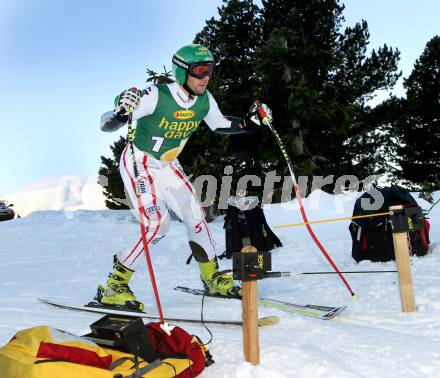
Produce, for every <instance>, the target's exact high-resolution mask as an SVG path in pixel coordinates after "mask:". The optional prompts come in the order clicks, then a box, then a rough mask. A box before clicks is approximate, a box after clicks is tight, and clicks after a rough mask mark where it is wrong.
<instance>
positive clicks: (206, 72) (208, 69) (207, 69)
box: [188, 62, 214, 79]
mask: <svg viewBox="0 0 440 378" xmlns="http://www.w3.org/2000/svg"><path fill="white" fill-rule="evenodd" d="M213 72H214V65H213V64H212V63H206V62H201V63H193V64H190V65H189V67H188V75H189V76H192V77H195V78H196V79H203V78H204V77H206V76H208V77H209V78H210V77H211V76H212V74H213Z"/></svg>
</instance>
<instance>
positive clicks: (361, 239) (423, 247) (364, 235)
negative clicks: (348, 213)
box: [348, 185, 429, 262]
mask: <svg viewBox="0 0 440 378" xmlns="http://www.w3.org/2000/svg"><path fill="white" fill-rule="evenodd" d="M375 190H377V191H379V192H380V193H381V194H382V196H383V198H384V203H383V205H382V206H381V208H380V209H377V210H365V209H363V208H362V202H361V201H362V199H367V200H369V201H371V203H374V201H375V200H374V198H375V197H377V192H376V194H375V195H374V196H373V194H374V193H372V192H366V193H364V194H363V195H362V196H361V197H360V198H358V199H357V200H356V202H355V205H354V210H353V216H356V215H368V214H374V213H384V212H388V211H389V207H390V206H394V205H404V206H408V207H411V206H418V204H417V202H416V200H415V199H414V198H413V197H412V196H411V194H410V193H409V192H408V190H406V189H404V188H401V187H400V186H397V185H393V186H391V187H389V188H388V187H387V188H375ZM424 224H425V228H424V229H423V230H421V231H411V232H410V233H409V237H410V241H411V243H410V251H411V254H412V255H416V256H424V255H426V254H427V253H428V251H429V222H428V220H427V219H426V218H424ZM348 229H349V230H350V234H351V239H352V250H351V254H352V256H353V259H355V260H356V261H357V262H359V261H362V260H371V261H390V260H394V259H395V256H394V245H393V234H392V231H391V224H390V219H389V216H388V215H387V216H378V217H371V218H361V219H354V220H352V222H351V223H350V226H349V228H348Z"/></svg>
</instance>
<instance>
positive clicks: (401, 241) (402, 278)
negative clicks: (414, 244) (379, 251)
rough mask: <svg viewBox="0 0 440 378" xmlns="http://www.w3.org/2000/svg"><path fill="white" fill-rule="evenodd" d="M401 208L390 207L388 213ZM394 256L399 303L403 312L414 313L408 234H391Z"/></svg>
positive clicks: (401, 207)
mask: <svg viewBox="0 0 440 378" xmlns="http://www.w3.org/2000/svg"><path fill="white" fill-rule="evenodd" d="M401 209H403V206H401V205H399V206H391V207H390V212H391V213H393V210H401ZM393 243H394V254H395V256H396V264H397V275H398V277H399V286H400V302H401V304H402V311H403V312H413V311H416V303H415V299H414V287H413V282H412V274H411V261H410V257H409V246H408V233H407V232H398V233H393Z"/></svg>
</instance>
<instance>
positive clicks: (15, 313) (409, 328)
mask: <svg viewBox="0 0 440 378" xmlns="http://www.w3.org/2000/svg"><path fill="white" fill-rule="evenodd" d="M439 195H440V193H436V199H438V198H439ZM356 197H357V194H356V195H345V196H344V195H340V196H330V195H327V194H325V193H322V192H319V191H316V192H314V193H313V195H312V196H311V197H309V198H308V199H307V201H306V203H307V206H306V209H307V212H308V215H309V218H310V220H314V219H323V218H326V217H341V216H345V215H346V216H348V215H350V214H351V212H352V207H353V202H354V200H355V199H356ZM420 204H421V206H422V207H423V208H428V207H429V205H428V204H427V203H426V202H424V201H420ZM294 205H295V204H294V203H291V204H290V205H289V206H285V205H279V204H278V205H272V206H271V208H266V209H265V214H266V217H267V219H268V222H269V224H270V225H271V226H274V225H280V224H286V223H296V222H300V216H299V212H298V210H297V209H296V210H295V206H294ZM430 221H431V226H432V231H431V242H432V246H433V252H432V253H431V254H430V255H428V256H426V257H423V258H417V257H416V258H414V259H413V279H414V285H415V295H416V303H417V312H415V313H411V314H405V313H402V312H401V308H400V298H399V288H398V281H397V277H396V274H394V273H383V274H353V275H346V278H347V280H348V281H349V283H350V284H351V286H352V287H353V289H354V291H355V292H356V294H357V295H358V297H359V300H358V301H356V302H353V301H352V300H351V298H350V295H349V293H348V291H347V290H346V288H345V286H343V284H342V283H341V281H340V280H339V278H338V277H337V276H336V275H319V276H310V275H309V276H307V275H302V276H297V277H295V278H281V279H268V280H263V281H261V282H260V283H259V291H260V294H261V295H262V296H265V297H269V298H274V299H281V300H286V301H291V302H296V303H302V304H306V303H314V304H321V305H342V304H347V305H348V309H347V310H346V312H345V313H343V314H342V315H341V316H340V317H338V318H335V319H333V320H330V321H321V320H316V319H312V318H306V317H301V316H298V315H292V314H287V313H282V312H279V311H277V310H270V309H260V316H264V315H272V314H274V315H279V316H280V317H281V321H280V323H279V324H278V325H276V326H273V327H269V328H263V329H261V330H260V349H261V364H260V365H259V366H258V367H252V366H251V365H250V364H248V363H245V362H243V357H242V334H241V330H240V328H238V327H224V326H223V327H222V326H210V329H211V331H212V332H213V335H214V338H213V340H212V342H211V344H210V345H209V347H210V350H211V352H212V354H213V356H214V359H215V361H216V363H215V364H214V365H213V366H212V367H210V368H208V369H207V370H206V371H205V373H204V374H203V376H204V377H213V378H214V377H215V378H218V377H239V378H251V377H252V378H254V377H261V378H263V377H265V378H266V377H271V378H272V377H274V378H278V377H338V378H340V377H440V274H439V271H440V243H439V241H440V231H439V225H440V205H439V206H437V207H435V208H434V209H433V211H432V212H431V214H430ZM348 224H349V222H348V221H343V222H336V223H325V224H320V225H316V226H314V230H315V232H316V234H317V236H318V237H319V238H320V240H321V241H322V243H323V244H324V246H326V247H327V249H328V251H329V253H330V255H331V256H332V257H333V258H334V260H335V262H336V264H337V265H338V266H339V268H340V269H341V270H392V269H395V263H394V262H389V263H371V262H361V263H360V264H356V263H355V261H354V260H353V259H352V258H351V252H350V251H351V240H350V235H349V232H348V229H347V228H348ZM222 226H223V220H222V218H217V220H216V221H215V222H214V223H211V229H212V232H213V235H214V238H215V240H216V242H217V246H218V251H219V252H222V251H223V248H224V231H223V228H222ZM274 231H275V232H276V234H277V235H278V236H279V237H280V239H281V240H282V242H283V244H284V246H283V247H282V248H279V249H277V250H274V251H273V269H274V270H282V271H292V272H307V271H330V270H331V268H330V267H329V266H328V264H327V262H326V261H325V260H324V258H323V257H322V256H321V254H320V252H319V251H318V249H317V248H316V246H315V245H314V243H313V241H312V240H311V239H310V237H309V236H308V234H307V232H306V230H305V228H304V227H294V228H287V229H280V230H274ZM138 232H139V226H138V224H137V223H135V222H134V221H133V218H132V216H131V213H130V212H128V211H122V212H121V211H119V212H118V211H105V210H103V211H86V210H79V211H76V212H72V213H66V212H64V211H43V212H35V213H33V214H30V215H29V216H28V217H25V218H22V219H16V220H13V221H9V222H2V223H0V277H1V279H0V287H1V292H2V301H1V311H0V345H3V344H4V343H6V342H7V341H8V340H9V339H10V338H11V337H12V336H13V335H14V333H15V332H16V331H17V330H20V329H23V328H27V327H32V326H36V325H50V326H54V327H56V328H60V329H64V330H66V331H70V332H73V333H76V334H83V333H86V332H88V326H89V324H91V323H92V322H93V321H95V320H97V318H98V317H97V316H95V315H90V314H79V313H75V312H69V311H65V310H61V309H54V308H49V307H47V306H45V305H43V304H40V303H38V302H37V298H41V297H45V298H51V299H58V300H62V301H64V302H71V303H75V304H83V303H85V302H87V301H88V300H90V299H92V297H93V295H94V293H95V290H96V285H97V284H98V283H103V282H104V281H105V278H106V275H107V273H108V271H109V269H110V268H111V263H112V255H113V254H114V253H116V252H117V251H118V250H119V249H120V248H122V247H123V246H124V245H125V244H126V243H131V242H132V241H133V240H134V239H136V238H137V236H138ZM152 254H153V264H154V266H155V271H156V278H157V281H158V287H159V292H160V294H161V299H162V304H163V307H164V313H165V315H168V316H186V317H199V316H200V302H201V298H200V297H195V296H190V295H187V294H183V293H179V292H176V291H173V287H175V286H176V285H186V286H193V287H200V283H199V281H198V272H197V267H196V265H195V264H194V263H192V264H191V265H190V266H187V265H185V260H186V259H187V257H188V254H189V248H188V246H187V241H186V233H185V230H184V228H183V226H182V224H181V223H179V222H173V225H172V228H171V231H170V233H169V234H168V235H167V237H166V238H165V239H164V240H162V241H161V242H160V243H159V244H158V245H157V246H156V247H155V249H154V250H153V253H152ZM229 266H230V261H224V260H223V261H221V267H222V268H228V267H229ZM148 281H149V279H148V274H147V271H146V268H145V265H143V266H142V267H141V268H140V269H139V271H138V272H137V273H136V274H135V276H134V278H133V280H132V284H131V287H132V289H133V290H134V291H135V292H136V294H137V296H138V298H139V299H141V300H143V301H144V302H145V304H146V309H147V311H149V312H154V313H156V309H155V304H154V300H153V296H152V291H151V287H150V284H149V283H148ZM240 306H241V304H240V302H238V301H234V300H228V302H227V303H226V302H225V300H221V299H216V298H208V299H206V302H205V313H204V316H205V318H224V319H240V317H241V307H240ZM183 327H184V328H185V329H187V330H188V331H190V332H191V333H195V334H197V335H199V336H200V337H202V339H204V340H205V341H207V340H208V338H209V335H208V333H207V332H206V331H205V330H204V329H203V328H202V327H201V326H199V325H188V324H184V325H183Z"/></svg>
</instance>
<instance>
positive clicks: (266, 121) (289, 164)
mask: <svg viewBox="0 0 440 378" xmlns="http://www.w3.org/2000/svg"><path fill="white" fill-rule="evenodd" d="M256 103H257V106H258V105H259V106H258V108H257V111H258V114H259V115H260V117H261V119H262V121H263V123H264V124H265V125H266V126H267V127H269V129H270V131H271V132H272V134H273V135H274V137H275V139H276V141H277V143H278V146H279V147H280V149H281V152H282V154H283V156H284V159H285V160H286V163H287V167H288V168H289V172H290V177H291V178H292V181H293V187H294V189H295V194H296V198H297V200H298V205H299V209H300V212H301V216H302V218H303V220H304V223H305V225H306V228H307V231H308V232H309V234H310V236H311V237H312V239H313V241H314V242H315V244H316V245H317V246H318V248H319V250H320V251H321V252H322V254H323V255H324V257H325V258H326V259H327V261H328V262H329V264H330V265H331V266H332V268H333V269H334V270H335V272H336V273H337V274H338V276H339V277H340V278H341V280H342V282H343V283H344V285H345V286H346V288H347V290H348V291H349V292H350V294H351V296H352V298H353V299H356V294H355V293H354V292H353V290H352V289H351V287H350V285H349V284H348V282H347V280H346V279H345V277H344V276H343V275H342V274H341V272H340V270H339V268H338V267H337V266H336V264H335V263H334V262H333V260H332V258H331V257H330V256H329V254H328V253H327V251H326V250H325V248H324V246H323V245H322V244H321V242H320V241H319V240H318V238H317V237H316V235H315V233H314V232H313V230H312V228H311V227H310V224H309V223H310V222H309V220H308V219H307V214H306V212H305V210H304V205H303V202H302V199H301V193H300V191H299V187H298V182H297V180H296V176H295V173H294V171H293V168H292V166H293V165H292V162H291V161H290V158H289V155H287V151H286V148H285V147H284V143H283V141H282V140H281V138H280V136H279V135H278V133H277V131H276V130H275V128H274V127H273V125H272V122H271V121H270V119H269V117H268V116H267V114H266V112H265V111H264V109H263V107H262V106H261V104H260V102H259V101H258V100H257V101H256Z"/></svg>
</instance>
